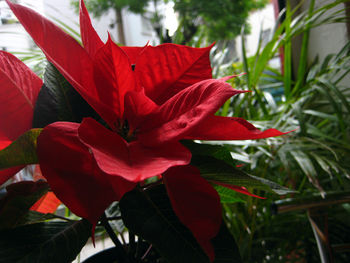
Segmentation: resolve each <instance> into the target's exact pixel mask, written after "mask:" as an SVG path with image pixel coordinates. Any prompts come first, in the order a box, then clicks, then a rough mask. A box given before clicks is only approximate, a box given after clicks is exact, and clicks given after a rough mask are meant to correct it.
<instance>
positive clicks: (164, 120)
mask: <svg viewBox="0 0 350 263" xmlns="http://www.w3.org/2000/svg"><path fill="white" fill-rule="evenodd" d="M242 92H245V91H239V90H234V89H233V88H232V87H231V86H230V84H228V83H226V82H224V81H221V80H215V79H210V80H204V81H201V82H199V83H196V84H195V85H192V86H190V87H188V88H186V89H184V90H182V91H181V92H179V93H177V94H176V95H175V96H174V97H172V98H171V99H169V100H168V101H167V102H166V103H164V104H163V105H161V106H160V108H159V110H158V111H157V112H155V113H154V114H150V115H149V116H148V117H147V121H145V124H144V125H143V126H142V127H140V136H139V138H140V140H142V143H144V144H145V145H155V144H159V143H164V142H167V141H172V140H179V139H183V138H184V137H185V136H187V134H188V133H189V132H190V131H191V130H192V129H194V128H195V127H196V126H198V125H200V123H201V122H202V121H204V120H205V119H206V118H207V117H208V115H211V114H214V113H215V112H216V111H217V110H218V108H219V107H220V106H221V105H222V104H223V103H224V102H225V101H226V100H227V99H228V98H230V97H231V96H233V95H235V94H237V93H242ZM200 126H201V127H202V126H203V125H200Z"/></svg>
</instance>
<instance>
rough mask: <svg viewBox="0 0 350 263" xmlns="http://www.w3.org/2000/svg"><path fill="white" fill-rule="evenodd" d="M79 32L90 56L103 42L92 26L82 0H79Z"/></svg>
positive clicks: (92, 55)
mask: <svg viewBox="0 0 350 263" xmlns="http://www.w3.org/2000/svg"><path fill="white" fill-rule="evenodd" d="M79 18H80V34H81V40H82V41H83V45H84V48H85V50H86V51H87V52H88V53H89V55H90V56H91V57H94V55H95V53H96V51H97V50H98V49H99V48H101V47H102V46H103V42H102V40H101V39H100V37H99V36H98V34H97V33H96V31H95V29H94V28H93V27H92V24H91V19H90V16H89V13H88V11H87V9H86V6H85V4H84V1H83V0H80V1H79Z"/></svg>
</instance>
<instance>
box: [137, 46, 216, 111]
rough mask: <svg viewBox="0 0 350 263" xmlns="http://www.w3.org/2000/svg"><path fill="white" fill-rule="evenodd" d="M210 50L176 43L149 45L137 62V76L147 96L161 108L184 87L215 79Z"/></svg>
mask: <svg viewBox="0 0 350 263" xmlns="http://www.w3.org/2000/svg"><path fill="white" fill-rule="evenodd" d="M210 49H211V46H210V47H207V48H192V47H186V46H180V45H175V44H163V45H160V46H156V47H152V46H147V48H145V49H144V50H143V51H142V53H141V54H140V56H139V58H138V59H137V61H136V68H135V73H136V74H137V77H138V79H139V80H140V81H141V84H142V86H143V87H144V88H145V91H146V94H147V96H149V97H150V98H151V99H152V100H153V101H155V102H156V103H157V104H159V105H160V104H162V103H164V102H165V101H167V100H168V99H169V98H171V97H172V96H174V95H175V94H176V93H178V92H179V91H181V90H183V89H184V88H186V87H188V86H191V85H192V84H194V83H197V82H199V81H201V80H205V79H210V78H211V77H212V75H211V66H210V60H209V51H210Z"/></svg>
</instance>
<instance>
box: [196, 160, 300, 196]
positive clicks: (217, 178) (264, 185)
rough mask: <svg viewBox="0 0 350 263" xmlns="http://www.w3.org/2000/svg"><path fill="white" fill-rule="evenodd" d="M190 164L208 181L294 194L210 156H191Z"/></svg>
mask: <svg viewBox="0 0 350 263" xmlns="http://www.w3.org/2000/svg"><path fill="white" fill-rule="evenodd" d="M191 163H192V164H193V165H195V166H196V167H198V168H199V170H200V172H201V175H202V176H203V177H204V178H205V179H207V180H208V181H213V182H220V183H226V184H231V185H237V186H244V187H252V188H256V189H261V190H265V191H269V192H271V191H272V192H275V193H276V194H279V195H281V194H287V193H292V192H294V191H293V190H290V189H288V188H286V187H283V186H280V185H279V184H276V183H274V182H271V181H269V180H267V179H263V178H260V177H256V176H252V175H249V174H247V173H245V172H243V171H242V170H239V169H236V168H235V167H233V166H231V165H228V164H226V163H225V162H223V161H220V160H217V159H215V158H213V157H210V156H193V157H192V161H191Z"/></svg>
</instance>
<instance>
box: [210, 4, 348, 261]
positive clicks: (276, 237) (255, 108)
mask: <svg viewBox="0 0 350 263" xmlns="http://www.w3.org/2000/svg"><path fill="white" fill-rule="evenodd" d="M343 2H344V1H334V2H332V3H330V4H327V5H323V6H319V7H318V8H315V7H314V6H313V4H312V3H311V5H310V9H309V10H307V11H306V12H303V13H300V14H299V15H296V13H297V8H299V7H297V8H296V9H293V10H292V9H291V8H289V7H288V8H287V10H286V11H287V14H286V15H285V17H286V19H285V20H284V21H281V20H280V21H278V23H279V25H278V24H277V25H276V27H275V30H274V32H273V34H272V35H271V38H270V40H269V41H268V42H267V44H266V45H264V46H263V45H262V43H259V45H258V49H257V51H256V53H255V55H254V56H253V57H247V56H246V53H245V46H244V43H245V42H244V36H243V37H242V47H243V61H242V62H241V63H235V64H229V66H228V67H227V68H226V69H225V68H223V67H221V68H219V70H217V71H216V72H217V73H218V77H220V76H223V75H230V74H239V73H241V72H246V73H247V74H246V75H245V76H242V77H238V78H235V79H234V80H233V82H232V84H233V85H234V86H235V87H236V86H237V87H240V88H242V89H249V90H252V93H251V94H247V95H240V96H236V97H234V98H232V99H231V100H229V101H228V102H227V103H226V107H225V108H224V109H222V110H221V111H220V112H219V114H222V115H229V116H239V117H243V118H246V119H249V120H253V121H254V120H256V121H254V124H255V125H256V126H257V127H259V128H261V129H265V128H267V127H276V128H278V129H279V130H282V131H288V130H293V129H296V131H294V132H293V133H291V134H288V135H286V136H282V137H278V138H269V139H266V140H260V141H254V142H253V141H252V142H239V141H237V142H231V143H230V144H226V145H225V146H226V148H228V149H229V150H230V151H231V154H232V155H233V156H234V157H235V158H237V159H239V160H241V161H243V162H246V163H247V165H245V166H243V169H245V170H246V171H247V172H248V173H249V172H250V171H252V173H253V174H254V175H256V176H258V177H260V178H265V179H269V180H272V181H274V182H277V183H279V184H281V185H285V186H288V187H289V188H291V189H294V190H296V191H298V192H297V193H295V194H289V195H287V197H290V198H292V200H294V199H295V198H299V199H300V200H302V201H301V202H303V203H305V202H306V200H308V198H309V197H310V196H312V195H313V194H315V193H319V194H320V195H321V196H323V198H325V200H328V199H329V198H330V196H331V194H330V193H333V192H338V193H340V194H341V193H342V192H344V191H348V190H349V188H350V182H349V178H350V176H349V174H350V159H349V158H350V155H349V154H348V152H349V148H350V137H349V134H350V118H349V116H350V115H349V113H350V108H349V103H350V93H349V86H348V85H347V84H344V82H342V80H343V79H344V77H345V76H347V74H348V73H349V65H350V44H347V45H345V46H344V48H343V49H342V50H340V51H339V52H338V53H336V54H329V55H328V56H327V57H326V58H325V59H324V61H318V60H315V61H314V62H312V63H308V61H307V53H306V51H307V48H308V46H307V45H308V36H309V30H310V29H311V28H313V27H316V26H319V25H324V24H329V23H338V22H344V21H345V17H342V15H341V13H340V12H339V11H338V10H335V9H333V7H335V6H337V5H340V4H342V3H343ZM281 17H282V16H281ZM300 35H302V36H303V41H302V44H303V46H302V48H301V56H300V60H299V61H298V62H297V63H298V67H297V68H298V72H294V76H293V74H292V67H291V66H292V65H291V63H290V61H291V57H290V55H291V52H292V49H291V41H292V40H293V39H294V38H295V37H296V36H300ZM281 48H283V49H284V52H285V56H284V61H283V63H284V74H282V73H281V72H280V70H279V69H276V68H271V67H270V66H269V62H270V60H271V59H272V58H274V57H276V56H278V52H279V51H280V49H281ZM286 53H287V54H286ZM217 54H218V53H217ZM294 63H295V61H294ZM342 83H343V84H342ZM345 83H346V82H345ZM258 120H259V121H258ZM256 194H258V195H259V192H257V193H256ZM261 194H263V193H260V195H261ZM264 195H265V197H267V199H266V200H257V199H254V198H248V199H247V200H246V202H245V203H234V204H224V208H225V212H226V219H227V223H228V225H229V227H230V230H231V231H232V233H234V235H235V238H236V240H237V242H238V243H239V244H242V246H240V251H241V254H242V256H243V259H244V261H245V262H265V261H262V259H265V258H269V260H267V259H266V262H284V261H287V260H289V261H291V262H292V260H301V259H303V260H307V262H320V258H319V254H318V251H317V249H316V248H317V244H316V241H315V238H314V235H313V232H312V228H311V225H310V223H309V219H308V217H307V216H306V213H305V211H304V210H301V208H299V210H295V211H291V212H288V213H286V214H277V215H273V214H272V213H271V211H270V206H271V204H272V203H273V202H274V200H275V199H276V196H273V195H271V194H270V193H268V192H266V193H265V194H264ZM346 208H347V205H341V204H339V205H335V206H333V207H327V206H324V207H322V208H320V214H321V215H322V216H321V218H322V217H323V218H324V217H327V218H328V220H329V222H331V223H330V224H329V226H328V228H327V231H329V236H330V242H331V244H334V243H335V244H343V243H349V239H348V236H349V234H350V233H349V229H350V228H349V224H348V223H347V222H346V223H344V221H343V220H340V218H342V217H344V218H348V217H349V210H348V209H346ZM338 213H339V214H338ZM340 215H341V216H340ZM291 229H293V231H291ZM339 229H342V230H343V231H344V232H341V231H339ZM333 256H334V258H335V259H336V260H335V262H347V261H348V259H349V254H346V253H337V254H335V255H333Z"/></svg>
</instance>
